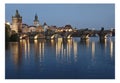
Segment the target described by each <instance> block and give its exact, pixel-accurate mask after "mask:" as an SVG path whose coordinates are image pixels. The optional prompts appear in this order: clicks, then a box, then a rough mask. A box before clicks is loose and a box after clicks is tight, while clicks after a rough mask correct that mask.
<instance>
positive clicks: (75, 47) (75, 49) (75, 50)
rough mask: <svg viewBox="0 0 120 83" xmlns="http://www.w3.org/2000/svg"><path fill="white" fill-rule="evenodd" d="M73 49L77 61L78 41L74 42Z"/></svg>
mask: <svg viewBox="0 0 120 83" xmlns="http://www.w3.org/2000/svg"><path fill="white" fill-rule="evenodd" d="M73 46H74V47H73V50H74V60H75V62H76V61H77V42H75V41H74V42H73Z"/></svg>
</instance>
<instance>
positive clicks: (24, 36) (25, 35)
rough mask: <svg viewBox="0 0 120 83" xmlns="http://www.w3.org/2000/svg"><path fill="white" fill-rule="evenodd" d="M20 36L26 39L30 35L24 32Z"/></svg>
mask: <svg viewBox="0 0 120 83" xmlns="http://www.w3.org/2000/svg"><path fill="white" fill-rule="evenodd" d="M19 38H20V39H26V38H29V36H28V35H27V34H22V35H20V37H19Z"/></svg>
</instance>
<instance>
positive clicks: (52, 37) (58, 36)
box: [51, 34, 62, 39]
mask: <svg viewBox="0 0 120 83" xmlns="http://www.w3.org/2000/svg"><path fill="white" fill-rule="evenodd" d="M54 38H55V39H56V38H62V35H61V34H53V35H52V36H51V39H54Z"/></svg>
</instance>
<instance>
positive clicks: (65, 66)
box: [6, 38, 115, 78]
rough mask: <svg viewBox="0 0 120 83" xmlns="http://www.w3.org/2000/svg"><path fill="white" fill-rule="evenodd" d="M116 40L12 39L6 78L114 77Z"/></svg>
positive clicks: (7, 55) (7, 58)
mask: <svg viewBox="0 0 120 83" xmlns="http://www.w3.org/2000/svg"><path fill="white" fill-rule="evenodd" d="M114 43H115V42H114V39H105V40H102V41H99V39H98V38H91V39H89V40H87V41H82V40H80V38H72V39H61V38H59V39H53V40H44V39H40V40H29V39H28V40H20V42H18V43H15V42H14V43H11V42H10V43H9V45H7V46H9V47H8V48H7V49H6V72H7V73H6V78H11V77H12V78H24V77H25V78H33V77H34V78H51V75H52V78H114V48H115V47H114ZM106 70H107V72H106ZM105 75H106V76H105ZM22 76H23V77H22ZM89 76H90V77H89ZM91 76H92V77H91Z"/></svg>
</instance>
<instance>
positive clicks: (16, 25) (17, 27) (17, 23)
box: [11, 10, 22, 33]
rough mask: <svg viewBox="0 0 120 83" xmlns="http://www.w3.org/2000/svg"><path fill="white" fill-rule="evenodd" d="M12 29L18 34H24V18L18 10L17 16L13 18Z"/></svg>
mask: <svg viewBox="0 0 120 83" xmlns="http://www.w3.org/2000/svg"><path fill="white" fill-rule="evenodd" d="M11 29H12V30H13V31H15V32H16V33H20V32H22V17H21V16H20V14H19V12H18V10H16V13H15V16H12V27H11Z"/></svg>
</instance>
